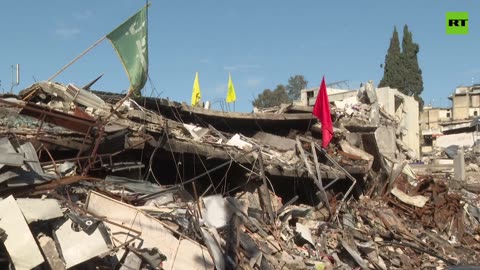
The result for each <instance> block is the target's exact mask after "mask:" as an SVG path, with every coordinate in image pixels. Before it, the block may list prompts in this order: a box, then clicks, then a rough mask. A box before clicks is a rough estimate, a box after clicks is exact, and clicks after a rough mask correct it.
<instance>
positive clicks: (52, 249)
mask: <svg viewBox="0 0 480 270" xmlns="http://www.w3.org/2000/svg"><path fill="white" fill-rule="evenodd" d="M37 240H38V243H39V244H40V248H41V249H42V253H43V255H45V258H47V262H48V265H49V266H50V268H51V269H55V270H57V269H58V270H64V269H66V268H65V264H64V263H63V260H62V259H61V258H60V254H59V253H58V250H57V247H56V244H55V241H54V240H53V239H52V238H50V237H48V236H46V235H45V234H43V233H42V234H40V235H39V236H38V237H37Z"/></svg>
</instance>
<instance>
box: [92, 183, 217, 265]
mask: <svg viewBox="0 0 480 270" xmlns="http://www.w3.org/2000/svg"><path fill="white" fill-rule="evenodd" d="M86 209H87V210H88V211H90V212H91V213H93V214H95V215H98V216H102V217H105V218H106V219H108V220H109V221H113V222H115V223H118V224H122V225H123V226H127V227H128V228H132V229H134V230H136V231H139V232H141V235H140V236H139V237H137V235H136V234H135V233H134V232H132V231H129V230H126V229H125V228H121V227H119V226H115V225H112V224H108V227H109V228H110V230H111V233H112V235H113V236H114V237H115V239H114V240H115V241H114V245H120V244H123V243H125V241H128V240H131V239H133V238H134V239H135V240H134V241H133V242H134V243H135V246H136V247H138V248H158V250H160V251H161V252H162V253H163V254H164V255H165V256H167V261H165V262H164V264H163V268H164V269H165V270H170V269H213V267H212V268H208V267H206V265H210V264H211V265H213V262H212V259H211V257H210V255H208V256H206V255H205V254H208V251H207V249H206V248H205V247H203V246H200V245H198V244H196V243H194V244H195V245H198V246H197V247H193V245H190V244H189V246H190V250H189V251H188V252H184V253H182V254H181V255H180V253H179V252H180V251H179V248H180V241H179V240H178V239H177V238H176V237H174V236H173V235H172V233H171V232H170V231H169V230H168V229H167V228H166V225H165V224H164V223H163V222H161V221H160V220H158V219H156V218H154V217H152V216H150V215H148V214H146V213H145V212H143V211H141V210H140V209H137V208H136V207H134V206H132V205H129V204H125V203H122V202H119V201H117V200H114V199H112V198H110V197H107V196H104V195H102V194H99V193H96V192H93V191H90V193H89V195H88V199H87V202H86ZM182 241H183V240H182ZM199 248H200V249H201V250H202V252H200V251H199ZM203 251H205V252H203ZM177 253H179V254H177ZM193 255H195V259H189V260H190V261H186V262H189V263H190V264H189V265H188V267H187V264H186V263H181V265H182V267H183V266H185V268H177V267H176V266H175V265H176V262H175V260H176V258H178V259H179V260H183V258H184V257H185V256H193ZM200 255H202V256H200ZM182 256H183V257H182Z"/></svg>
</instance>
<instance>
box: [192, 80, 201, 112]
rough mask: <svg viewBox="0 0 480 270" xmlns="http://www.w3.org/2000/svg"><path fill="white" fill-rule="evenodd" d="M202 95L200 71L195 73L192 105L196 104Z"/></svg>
mask: <svg viewBox="0 0 480 270" xmlns="http://www.w3.org/2000/svg"><path fill="white" fill-rule="evenodd" d="M201 98H202V95H201V94H200V84H199V83H198V72H196V73H195V81H193V90H192V106H196V105H197V104H198V103H199V102H200V99H201Z"/></svg>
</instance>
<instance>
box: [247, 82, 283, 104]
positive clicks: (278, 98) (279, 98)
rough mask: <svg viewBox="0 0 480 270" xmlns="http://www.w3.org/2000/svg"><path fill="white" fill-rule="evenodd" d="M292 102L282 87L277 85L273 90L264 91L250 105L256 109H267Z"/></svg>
mask: <svg viewBox="0 0 480 270" xmlns="http://www.w3.org/2000/svg"><path fill="white" fill-rule="evenodd" d="M291 102H292V100H291V99H290V98H289V97H288V95H287V90H286V88H285V86H284V85H282V84H279V85H277V87H276V88H275V90H273V91H272V90H270V89H265V90H263V92H262V93H260V94H258V96H257V98H255V100H253V102H252V105H253V106H255V107H257V108H269V107H274V106H278V105H280V104H282V103H291Z"/></svg>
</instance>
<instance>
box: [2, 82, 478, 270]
mask: <svg viewBox="0 0 480 270" xmlns="http://www.w3.org/2000/svg"><path fill="white" fill-rule="evenodd" d="M371 87H372V84H367V85H366V86H365V88H363V89H362V90H361V91H359V95H358V97H356V98H355V101H353V100H352V102H351V103H349V104H353V105H345V104H343V105H342V104H338V102H336V103H335V105H336V106H335V107H334V109H333V116H334V119H333V120H334V126H335V128H334V131H335V138H334V139H333V141H332V143H331V146H330V147H329V148H328V149H323V148H321V147H319V145H318V142H319V141H320V140H321V133H320V132H319V130H320V129H319V127H318V124H312V125H311V123H310V122H311V119H312V118H311V114H307V113H304V114H302V113H293V112H292V111H293V108H292V107H291V106H282V107H281V108H280V110H281V112H278V111H276V112H273V111H272V112H268V113H257V114H240V113H222V114H220V113H211V112H205V111H202V110H199V109H195V108H188V106H185V105H182V107H179V106H178V105H175V106H169V105H168V103H167V105H162V104H161V103H162V101H160V100H158V103H157V100H152V99H149V98H143V99H136V100H133V99H127V98H124V99H120V100H119V99H115V102H112V100H114V99H113V98H112V99H109V98H108V95H101V97H102V98H100V96H99V95H96V94H95V93H93V92H91V91H88V90H85V89H83V88H81V87H77V86H75V85H73V84H70V85H67V86H65V85H62V84H59V83H53V82H40V83H36V84H34V85H32V86H31V87H29V88H27V89H25V90H24V91H22V92H21V93H20V94H19V96H9V97H3V98H0V114H1V115H2V116H4V117H3V119H2V120H1V121H0V149H1V151H0V197H1V198H3V199H2V200H0V239H1V240H2V241H1V243H2V244H0V268H1V269H8V268H10V269H13V268H14V269H122V270H124V269H125V270H126V269H138V270H139V269H442V268H447V267H452V266H462V265H478V264H480V258H479V254H480V253H479V251H480V226H479V225H480V224H479V223H480V198H479V196H478V194H477V193H474V192H470V191H467V190H465V189H461V188H460V189H458V188H452V187H450V186H449V183H448V182H447V179H446V177H444V178H441V177H438V176H436V177H435V178H433V177H431V176H428V177H424V176H417V175H416V174H415V173H414V172H413V170H412V168H411V167H410V165H409V164H408V161H409V160H411V157H412V153H411V150H410V149H408V148H407V147H406V146H405V145H404V144H403V143H402V141H401V140H399V137H401V136H400V134H401V127H400V126H401V125H400V122H399V121H398V119H395V116H391V115H389V114H388V113H386V112H384V111H383V110H382V108H381V107H380V106H378V104H376V101H375V96H374V95H373V94H374V93H375V92H374V91H373V92H372V91H371V90H372V89H371ZM372 93H373V94H372ZM141 104H142V105H141ZM147 104H150V105H147ZM155 106H158V110H155V109H154V108H155ZM162 106H163V107H162ZM160 107H162V108H160ZM168 110H170V111H168ZM167 111H168V112H167ZM187 117H188V120H189V121H185V119H187ZM272 123H273V124H272ZM304 125H305V128H304V129H303V130H302V129H300V128H303V127H304ZM272 126H276V127H277V128H276V129H271V127H272ZM245 129H251V130H250V131H249V132H247V133H245V132H243V131H244V130H245ZM272 130H273V131H272ZM267 131H268V132H267ZM285 134H287V135H285Z"/></svg>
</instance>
